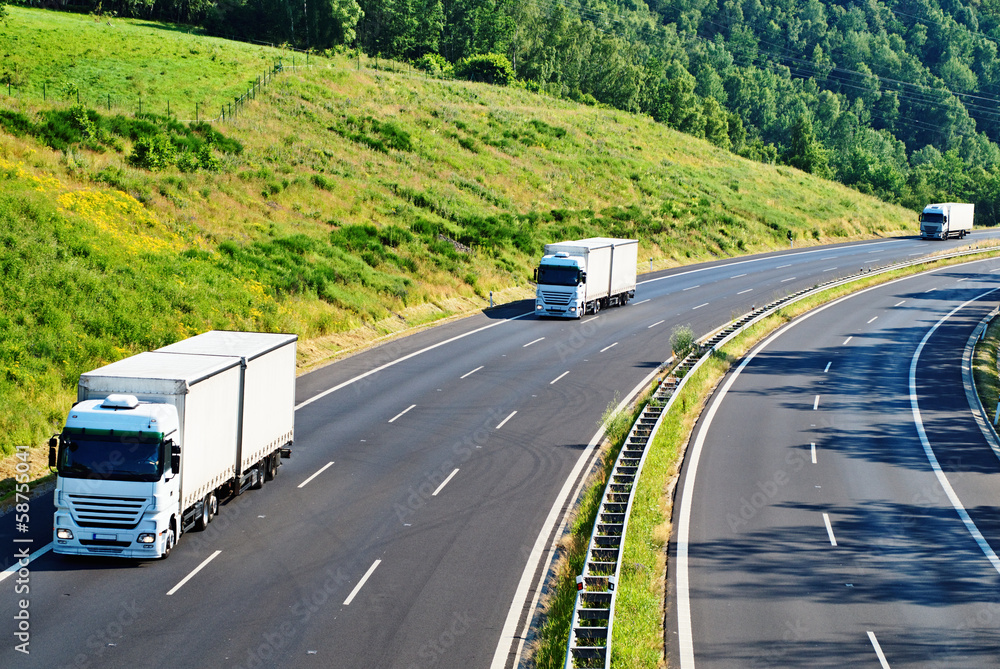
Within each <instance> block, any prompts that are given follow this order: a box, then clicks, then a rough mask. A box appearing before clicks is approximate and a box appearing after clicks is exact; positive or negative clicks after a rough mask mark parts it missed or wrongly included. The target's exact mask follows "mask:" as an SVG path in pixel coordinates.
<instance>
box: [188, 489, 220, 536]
mask: <svg viewBox="0 0 1000 669" xmlns="http://www.w3.org/2000/svg"><path fill="white" fill-rule="evenodd" d="M217 505H218V502H216V501H215V495H214V494H213V493H208V494H207V495H205V499H203V500H202V501H201V513H200V514H199V515H198V520H196V521H195V523H194V529H196V530H198V531H199V532H203V531H204V530H205V528H206V527H208V524H209V523H210V522H212V518H214V517H215V511H216V509H217V508H218V507H217Z"/></svg>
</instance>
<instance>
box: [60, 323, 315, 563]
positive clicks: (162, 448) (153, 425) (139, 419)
mask: <svg viewBox="0 0 1000 669" xmlns="http://www.w3.org/2000/svg"><path fill="white" fill-rule="evenodd" d="M238 335H245V336H246V339H245V340H243V343H244V344H246V345H247V347H246V350H250V349H254V350H255V352H256V353H257V355H256V356H254V355H252V354H251V355H242V354H241V353H246V350H243V351H241V350H240V348H239V347H238V346H236V345H235V344H236V343H238V342H236V341H234V339H233V338H234V337H235V338H237V339H238V338H239V337H238ZM200 337H201V338H202V339H200V340H199V337H195V338H193V339H191V340H188V341H189V342H193V343H191V344H188V345H187V348H189V349H190V350H191V351H196V350H199V348H200V347H202V346H205V347H206V350H207V349H209V348H212V349H215V348H216V347H218V346H221V345H222V342H224V341H227V340H228V341H231V342H232V343H233V347H232V348H231V352H230V354H229V355H223V354H218V355H216V354H210V353H195V352H181V349H183V348H185V347H184V346H176V347H167V348H168V349H170V348H172V350H170V351H168V350H166V349H161V350H159V351H154V352H151V353H140V354H139V355H135V356H132V357H130V358H125V359H123V360H119V361H118V362H115V363H112V364H110V365H106V366H104V367H101V368H100V369H96V370H94V371H92V372H87V373H85V374H83V375H81V377H80V381H79V384H78V387H77V397H78V402H77V404H75V405H74V407H73V408H72V409H71V410H70V412H69V416H68V418H67V419H66V426H65V427H64V428H63V431H62V433H61V434H59V435H57V436H56V437H53V438H52V439H51V440H50V442H49V446H50V451H49V463H50V465H52V466H55V467H56V468H57V479H56V493H55V517H54V521H55V522H54V527H53V533H54V548H53V549H54V551H55V552H56V553H66V554H75V555H110V556H119V557H129V558H154V557H166V556H167V555H168V554H169V553H170V550H171V548H173V546H174V545H175V543H176V541H177V539H178V538H179V537H180V535H181V534H182V533H183V532H186V531H188V530H190V529H204V528H205V526H206V525H207V524H208V523H209V522H210V521H211V520H212V517H213V516H214V515H215V513H216V511H217V510H218V503H219V500H220V498H223V497H226V496H232V495H237V494H239V493H240V492H241V491H242V490H244V489H245V488H247V487H260V486H261V485H263V483H264V481H265V480H266V478H269V477H271V476H273V475H274V473H275V471H276V469H277V465H278V457H279V455H288V454H289V453H290V450H289V449H290V447H291V443H292V437H293V430H294V427H293V425H294V401H295V400H294V380H295V341H296V337H295V336H294V335H266V334H258V333H207V334H206V335H200ZM196 340H199V341H196ZM182 343H183V342H182ZM254 347H255V348H254ZM259 370H260V371H262V373H258V371H259ZM263 370H267V371H266V373H263ZM248 411H251V412H255V413H256V414H258V415H254V416H249V415H248V413H247V412H248ZM248 428H249V429H248ZM253 458H255V459H253Z"/></svg>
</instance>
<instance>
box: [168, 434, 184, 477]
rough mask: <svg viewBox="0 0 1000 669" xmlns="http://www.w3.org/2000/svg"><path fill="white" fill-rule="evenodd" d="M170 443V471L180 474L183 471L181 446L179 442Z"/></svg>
mask: <svg viewBox="0 0 1000 669" xmlns="http://www.w3.org/2000/svg"><path fill="white" fill-rule="evenodd" d="M169 443H170V471H172V472H173V473H174V474H180V472H181V447H180V445H179V444H175V443H174V442H172V441H171V442H169Z"/></svg>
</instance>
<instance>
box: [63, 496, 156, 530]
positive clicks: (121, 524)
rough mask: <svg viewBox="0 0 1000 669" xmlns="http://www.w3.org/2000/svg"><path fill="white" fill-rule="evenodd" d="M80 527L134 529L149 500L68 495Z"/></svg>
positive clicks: (70, 506) (74, 516)
mask: <svg viewBox="0 0 1000 669" xmlns="http://www.w3.org/2000/svg"><path fill="white" fill-rule="evenodd" d="M66 498H67V499H68V500H69V508H70V513H72V514H73V518H75V519H76V522H77V524H78V525H79V526H80V527H99V528H119V529H132V528H134V527H135V526H137V525H138V524H139V519H140V518H141V517H142V512H143V509H145V508H146V503H147V500H145V499H143V498H141V497H107V496H103V495H72V494H70V495H66Z"/></svg>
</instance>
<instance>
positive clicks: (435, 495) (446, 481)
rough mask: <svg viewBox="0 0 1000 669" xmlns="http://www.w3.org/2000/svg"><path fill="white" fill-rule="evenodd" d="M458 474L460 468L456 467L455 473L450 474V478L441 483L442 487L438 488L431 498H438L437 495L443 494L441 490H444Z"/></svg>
mask: <svg viewBox="0 0 1000 669" xmlns="http://www.w3.org/2000/svg"><path fill="white" fill-rule="evenodd" d="M457 473H458V467H455V471H453V472H452V473H451V474H448V478H446V479H445V480H444V481H441V485H439V486H438V487H437V490H435V491H434V492H432V493H431V497H437V494H438V493H439V492H441V489H442V488H444V487H445V486H446V485H448V481H450V480H451V479H452V477H453V476H455V474H457Z"/></svg>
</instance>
